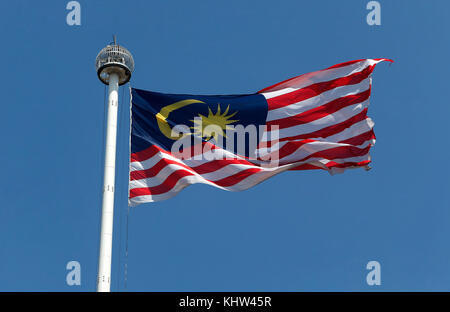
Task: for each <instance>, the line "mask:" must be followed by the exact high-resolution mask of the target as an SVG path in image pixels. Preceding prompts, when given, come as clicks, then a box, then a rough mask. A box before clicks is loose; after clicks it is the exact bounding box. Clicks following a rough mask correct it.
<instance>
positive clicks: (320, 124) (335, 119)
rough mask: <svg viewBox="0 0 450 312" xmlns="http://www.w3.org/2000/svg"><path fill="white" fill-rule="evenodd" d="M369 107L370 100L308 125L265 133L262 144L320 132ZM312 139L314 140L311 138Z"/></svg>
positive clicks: (347, 107)
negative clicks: (268, 140) (272, 139)
mask: <svg viewBox="0 0 450 312" xmlns="http://www.w3.org/2000/svg"><path fill="white" fill-rule="evenodd" d="M368 106H369V100H366V101H364V102H361V103H357V104H354V105H350V106H346V107H344V108H342V109H340V110H338V111H337V112H334V113H333V114H330V115H327V116H325V117H322V118H319V119H316V120H314V121H311V122H309V123H306V124H301V125H296V126H292V127H289V128H284V129H279V130H274V131H269V132H264V133H263V135H262V138H261V141H262V142H267V138H268V137H269V138H273V137H277V135H278V137H279V138H280V139H283V138H288V137H293V136H298V135H303V134H308V133H312V132H315V131H319V130H321V129H323V128H326V127H329V126H332V125H335V124H338V123H341V122H344V121H346V120H348V119H350V118H352V117H353V116H355V115H357V114H358V113H360V112H361V111H362V110H363V109H364V108H366V107H368ZM310 139H314V137H311V138H310Z"/></svg>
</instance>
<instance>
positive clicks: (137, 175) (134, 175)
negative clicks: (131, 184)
mask: <svg viewBox="0 0 450 312" xmlns="http://www.w3.org/2000/svg"><path fill="white" fill-rule="evenodd" d="M167 165H179V166H181V167H183V168H186V169H191V168H190V167H189V166H186V165H185V164H183V163H182V162H181V161H177V160H172V159H167V158H161V160H160V161H158V162H157V163H156V164H155V165H154V166H153V167H150V168H148V169H144V170H135V171H131V172H130V181H134V180H141V179H148V178H153V177H154V176H156V175H157V174H158V173H159V172H160V171H161V170H162V169H164V168H165V167H166V166H167Z"/></svg>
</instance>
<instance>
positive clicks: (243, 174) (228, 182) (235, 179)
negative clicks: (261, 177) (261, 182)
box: [213, 168, 262, 187]
mask: <svg viewBox="0 0 450 312" xmlns="http://www.w3.org/2000/svg"><path fill="white" fill-rule="evenodd" d="M260 171H262V169H260V168H249V169H246V170H242V171H239V172H238V173H236V174H233V175H231V176H229V177H226V178H223V179H221V180H217V181H213V183H214V184H217V185H219V186H222V187H229V186H232V185H235V184H237V183H239V182H241V181H242V180H244V179H245V178H247V177H249V176H251V175H253V174H255V173H258V172H260Z"/></svg>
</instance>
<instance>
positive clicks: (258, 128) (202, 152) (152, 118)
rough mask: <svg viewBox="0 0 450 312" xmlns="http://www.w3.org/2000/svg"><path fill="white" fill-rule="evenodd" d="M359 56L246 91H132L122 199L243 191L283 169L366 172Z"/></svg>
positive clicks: (365, 86)
mask: <svg viewBox="0 0 450 312" xmlns="http://www.w3.org/2000/svg"><path fill="white" fill-rule="evenodd" d="M382 61H389V62H392V61H391V60H389V59H364V60H356V61H350V62H346V63H342V64H338V65H334V66H332V67H329V68H327V69H324V70H320V71H316V72H312V73H308V74H304V75H301V76H297V77H294V78H291V79H288V80H286V81H283V82H280V83H278V84H275V85H273V86H271V87H268V88H265V89H262V90H261V91H258V92H257V93H255V94H249V95H188V94H164V93H158V92H151V91H145V90H140V89H134V88H132V90H131V94H132V100H131V102H132V109H131V112H132V124H131V143H130V144H131V159H130V181H129V203H130V205H132V206H134V205H137V204H140V203H145V202H154V201H160V200H165V199H168V198H170V197H173V196H175V195H176V194H177V193H178V192H180V191H181V190H182V189H183V188H185V187H186V186H188V185H190V184H195V183H204V184H209V185H211V186H215V187H218V188H221V189H224V190H228V191H241V190H245V189H248V188H250V187H252V186H254V185H256V184H258V183H260V182H262V181H264V180H266V179H268V178H270V177H271V176H274V175H276V174H278V173H280V172H283V171H286V170H306V169H323V170H327V171H329V172H330V173H336V172H341V171H343V170H345V169H348V168H358V167H365V168H367V166H368V164H369V163H370V161H371V159H370V155H369V150H370V148H371V147H372V146H373V145H374V143H375V134H374V132H373V126H374V123H373V121H372V120H371V119H370V118H369V117H367V109H368V106H369V99H370V93H371V83H372V77H371V76H372V71H373V70H374V68H375V66H376V64H378V63H379V62H382Z"/></svg>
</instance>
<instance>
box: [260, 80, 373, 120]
mask: <svg viewBox="0 0 450 312" xmlns="http://www.w3.org/2000/svg"><path fill="white" fill-rule="evenodd" d="M370 86H371V78H370V77H369V78H366V79H364V80H363V81H361V82H360V83H358V84H354V85H345V86H342V87H337V88H334V89H331V90H328V91H326V92H323V93H321V94H319V95H317V96H314V97H312V98H309V99H306V100H304V101H300V102H297V103H294V104H290V105H286V106H283V107H280V108H277V109H274V110H269V111H268V112H267V121H272V120H277V119H283V118H287V117H291V116H295V115H298V114H301V113H304V112H306V111H308V110H310V109H313V108H315V107H318V106H321V105H325V104H327V103H329V102H331V101H334V100H336V99H338V98H341V97H344V96H347V95H354V94H358V93H361V92H364V91H367V90H368V89H369V88H370Z"/></svg>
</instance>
